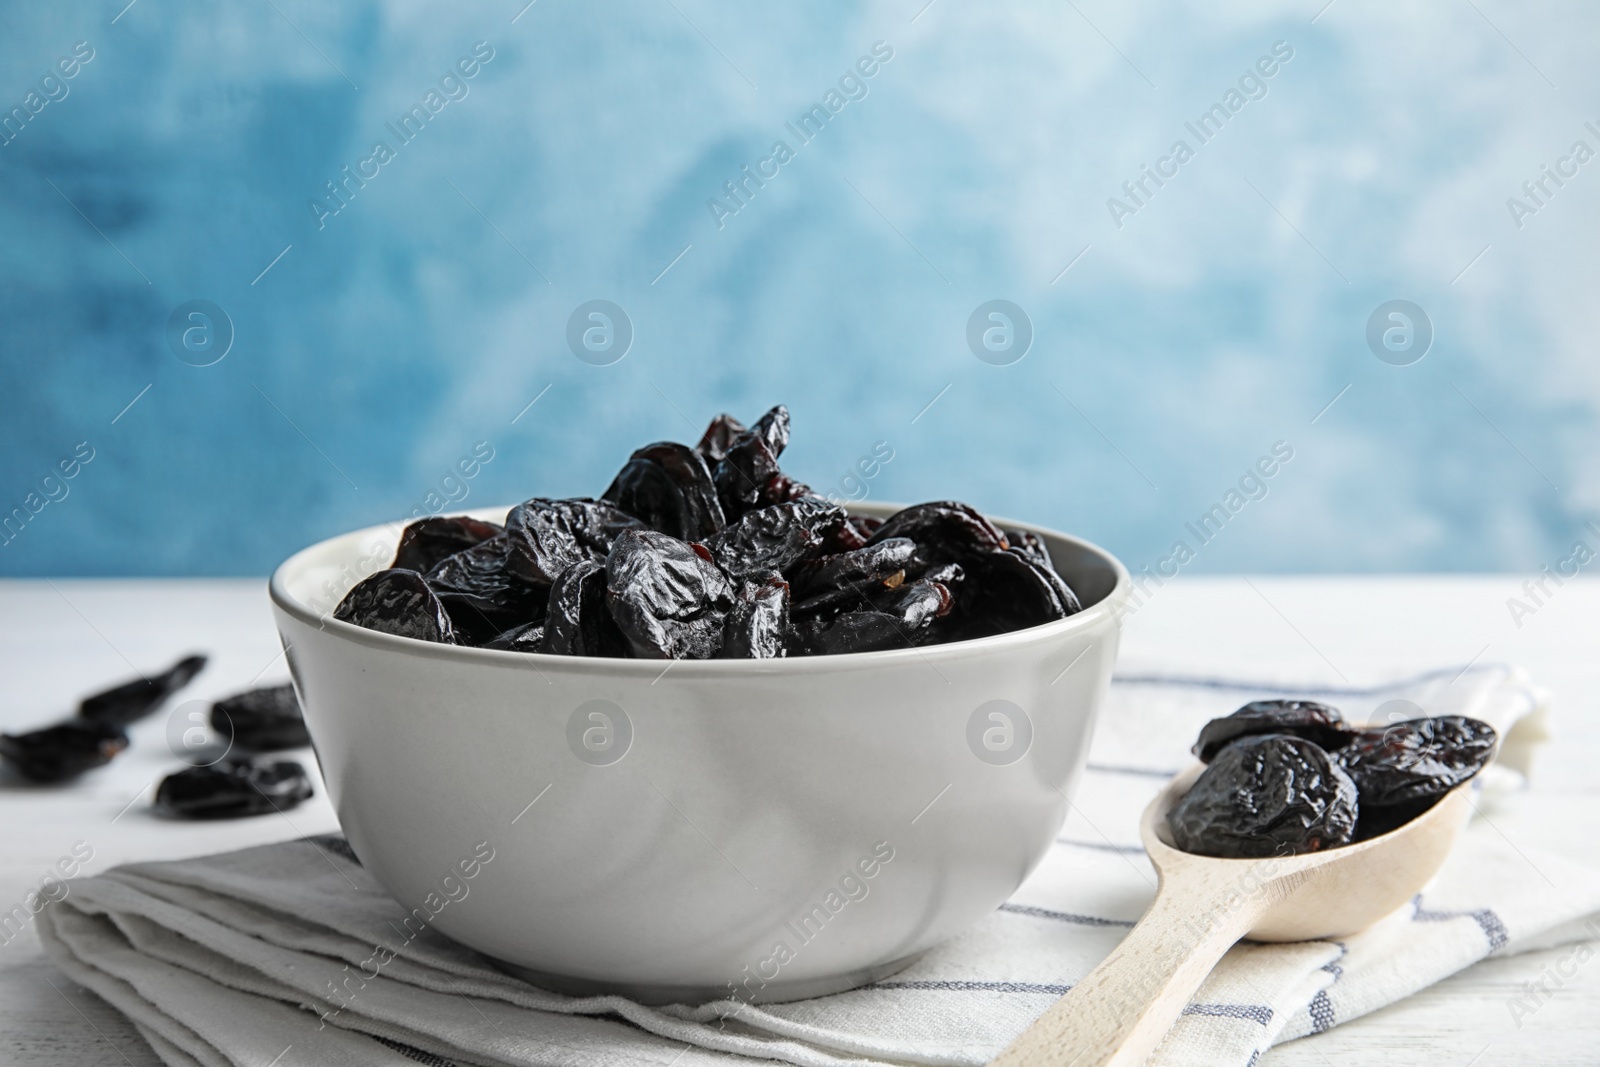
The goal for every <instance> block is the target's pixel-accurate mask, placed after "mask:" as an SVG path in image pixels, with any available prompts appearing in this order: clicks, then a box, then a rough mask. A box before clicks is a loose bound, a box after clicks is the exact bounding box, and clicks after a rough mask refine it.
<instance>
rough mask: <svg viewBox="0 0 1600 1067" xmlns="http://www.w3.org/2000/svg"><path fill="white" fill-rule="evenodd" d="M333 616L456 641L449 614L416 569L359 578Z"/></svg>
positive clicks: (399, 633) (398, 633) (405, 633)
mask: <svg viewBox="0 0 1600 1067" xmlns="http://www.w3.org/2000/svg"><path fill="white" fill-rule="evenodd" d="M468 551H471V549H469V550H468ZM333 617H334V618H336V619H338V620H340V621H341V622H352V623H355V624H356V625H357V626H364V627H366V628H367V629H368V630H377V631H378V632H379V633H385V634H394V635H395V636H396V637H412V638H416V639H417V640H419V641H436V642H439V643H441V644H446V645H453V644H455V643H456V634H455V628H454V627H453V626H452V625H451V623H450V616H449V614H448V613H447V612H446V611H445V609H444V605H443V604H442V603H440V601H439V598H438V597H437V596H436V595H435V594H434V592H433V590H432V589H430V588H428V583H427V582H425V581H423V579H422V575H420V574H418V573H417V572H416V571H402V570H386V571H379V572H378V573H376V574H374V575H372V576H370V577H368V578H363V579H362V580H361V581H359V582H357V583H356V585H355V587H354V588H353V589H351V590H350V592H348V593H346V594H345V597H344V599H343V600H341V601H339V606H338V607H337V608H335V609H333Z"/></svg>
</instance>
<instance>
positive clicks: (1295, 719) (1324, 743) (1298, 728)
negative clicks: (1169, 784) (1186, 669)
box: [1192, 700, 1356, 763]
mask: <svg viewBox="0 0 1600 1067" xmlns="http://www.w3.org/2000/svg"><path fill="white" fill-rule="evenodd" d="M1252 734H1293V735H1294V736H1296V737H1303V738H1305V739H1306V740H1307V741H1310V742H1312V743H1314V744H1316V745H1319V746H1321V747H1322V748H1323V749H1325V750H1327V751H1332V750H1334V749H1337V748H1343V747H1344V746H1345V745H1347V744H1349V743H1350V740H1351V739H1352V738H1354V737H1355V736H1356V730H1355V728H1354V727H1352V726H1351V725H1350V724H1349V723H1347V722H1345V721H1344V717H1343V716H1341V715H1340V714H1339V709H1338V708H1333V707H1329V706H1328V705H1327V704H1319V703H1317V702H1316V701H1314V700H1253V701H1251V702H1250V703H1248V704H1246V705H1245V706H1244V707H1242V708H1240V709H1239V710H1238V711H1236V712H1234V713H1233V714H1231V715H1226V716H1224V717H1222V718H1220V719H1212V720H1211V721H1210V722H1208V723H1206V724H1205V726H1204V727H1203V728H1202V729H1201V731H1200V739H1199V740H1198V741H1196V742H1195V743H1194V748H1193V749H1192V751H1193V752H1194V754H1195V755H1196V756H1199V757H1200V762H1201V763H1210V762H1211V760H1212V758H1213V757H1214V756H1216V754H1217V753H1218V752H1220V751H1221V750H1222V748H1223V746H1225V745H1227V744H1229V743H1230V742H1232V741H1233V740H1234V739H1235V738H1239V737H1249V736H1251V735H1252Z"/></svg>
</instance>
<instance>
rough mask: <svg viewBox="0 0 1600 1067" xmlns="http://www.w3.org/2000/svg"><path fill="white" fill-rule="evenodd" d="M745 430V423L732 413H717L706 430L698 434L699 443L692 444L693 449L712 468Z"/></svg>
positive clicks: (714, 467) (746, 430)
mask: <svg viewBox="0 0 1600 1067" xmlns="http://www.w3.org/2000/svg"><path fill="white" fill-rule="evenodd" d="M746 432H748V429H747V427H746V426H745V424H744V423H742V422H740V421H739V420H738V419H736V418H734V417H733V416H732V415H727V414H723V415H718V416H717V417H716V418H714V419H712V420H711V425H709V426H707V427H706V432H705V433H703V434H701V435H700V443H699V444H697V445H695V446H694V450H695V451H696V452H698V453H700V457H701V458H702V459H704V460H705V461H706V466H707V467H710V468H712V469H713V470H714V469H716V466H717V464H718V463H719V462H720V461H721V459H722V457H723V456H725V455H727V454H728V449H730V448H732V447H733V443H734V442H735V441H737V440H738V439H739V438H740V436H742V435H743V434H745V433H746Z"/></svg>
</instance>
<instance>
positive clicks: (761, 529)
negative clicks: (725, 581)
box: [708, 501, 844, 579]
mask: <svg viewBox="0 0 1600 1067" xmlns="http://www.w3.org/2000/svg"><path fill="white" fill-rule="evenodd" d="M843 515H844V513H843V512H841V511H840V510H839V509H838V508H835V507H833V506H832V505H829V504H827V503H826V502H825V501H824V502H823V503H822V504H821V506H820V507H819V506H817V505H814V504H811V503H808V502H805V501H795V502H792V503H788V504H774V505H772V506H771V507H765V508H757V509H755V510H754V511H747V512H745V514H744V515H743V517H741V518H740V519H739V521H738V522H735V523H733V524H732V525H730V526H728V527H726V528H725V529H724V530H723V531H722V532H721V533H719V534H718V535H717V536H716V537H714V538H712V539H711V541H710V542H709V543H708V547H709V548H710V549H711V551H712V554H713V555H715V556H716V558H717V564H718V565H719V566H721V567H722V569H723V570H724V571H726V572H727V573H728V575H729V576H730V577H732V578H735V579H738V578H754V577H756V576H758V575H762V574H765V573H767V572H768V571H786V570H788V569H789V568H790V567H791V566H793V565H794V564H795V563H797V562H799V561H800V559H801V558H802V557H804V556H805V555H806V553H808V552H810V551H811V550H812V549H813V548H816V547H817V546H818V545H821V544H822V543H823V539H824V536H825V531H827V530H830V529H832V528H833V527H835V526H837V525H839V524H840V522H841V520H842V519H843Z"/></svg>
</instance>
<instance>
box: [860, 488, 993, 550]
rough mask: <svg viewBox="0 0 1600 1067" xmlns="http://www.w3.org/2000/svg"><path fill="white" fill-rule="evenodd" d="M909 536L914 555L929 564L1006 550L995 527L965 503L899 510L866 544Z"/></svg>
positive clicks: (939, 502)
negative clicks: (915, 552)
mask: <svg viewBox="0 0 1600 1067" xmlns="http://www.w3.org/2000/svg"><path fill="white" fill-rule="evenodd" d="M891 537H909V538H911V540H913V541H915V542H916V544H917V555H918V556H919V557H920V558H921V559H924V560H926V561H928V563H930V564H938V563H961V562H965V561H966V560H968V559H970V558H972V557H974V556H981V555H985V554H989V553H994V552H1003V551H1005V549H1006V548H1007V547H1009V542H1007V541H1006V536H1005V534H1003V533H1001V532H1000V529H999V527H997V526H995V524H994V523H992V522H990V521H989V520H988V519H986V518H984V517H983V516H982V515H980V514H978V512H976V511H975V510H973V509H972V508H970V507H968V506H967V505H965V504H959V503H956V502H955V501H952V500H936V501H934V502H932V503H928V504H914V505H912V506H911V507H909V508H903V509H901V510H900V511H897V512H895V513H894V514H893V515H891V516H889V518H888V519H886V520H884V523H883V525H882V526H880V527H878V528H877V530H875V531H874V532H873V534H872V538H871V540H870V541H869V542H868V543H869V544H875V543H877V542H879V541H885V540H888V539H889V538H891Z"/></svg>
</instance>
